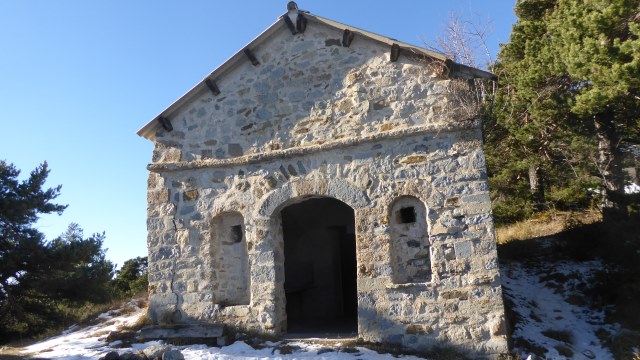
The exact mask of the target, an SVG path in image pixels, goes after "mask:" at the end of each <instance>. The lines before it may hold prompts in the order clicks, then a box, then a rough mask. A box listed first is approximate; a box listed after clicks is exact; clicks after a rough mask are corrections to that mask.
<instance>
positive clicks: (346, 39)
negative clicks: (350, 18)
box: [342, 29, 353, 47]
mask: <svg viewBox="0 0 640 360" xmlns="http://www.w3.org/2000/svg"><path fill="white" fill-rule="evenodd" d="M352 41H353V31H351V30H349V29H344V31H343V32H342V46H344V47H349V46H350V45H351V42H352Z"/></svg>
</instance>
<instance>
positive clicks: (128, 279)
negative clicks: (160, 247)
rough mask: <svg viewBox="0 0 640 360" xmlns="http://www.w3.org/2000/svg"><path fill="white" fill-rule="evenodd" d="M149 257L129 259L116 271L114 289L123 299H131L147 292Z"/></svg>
mask: <svg viewBox="0 0 640 360" xmlns="http://www.w3.org/2000/svg"><path fill="white" fill-rule="evenodd" d="M147 266H148V264H147V257H146V256H144V257H143V256H138V257H136V258H133V259H129V260H127V261H125V262H124V264H122V267H121V268H120V270H117V271H116V277H115V279H113V288H114V289H115V290H116V291H117V292H118V293H119V294H120V296H121V297H131V296H133V295H135V294H138V293H140V292H142V291H147V286H148V280H147Z"/></svg>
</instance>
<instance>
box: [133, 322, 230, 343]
mask: <svg viewBox="0 0 640 360" xmlns="http://www.w3.org/2000/svg"><path fill="white" fill-rule="evenodd" d="M140 335H141V337H142V338H143V339H145V340H153V339H188V338H200V339H203V338H219V337H222V336H223V335H224V325H190V324H184V325H167V326H151V327H145V328H143V329H142V330H141V334H140Z"/></svg>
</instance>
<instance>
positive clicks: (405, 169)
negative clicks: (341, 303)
mask: <svg viewBox="0 0 640 360" xmlns="http://www.w3.org/2000/svg"><path fill="white" fill-rule="evenodd" d="M340 37H341V32H340V31H339V30H338V29H333V28H330V27H327V26H321V25H319V24H313V26H309V27H308V28H307V31H306V32H305V33H304V34H301V35H295V36H292V35H291V34H290V33H289V32H288V30H286V28H283V29H282V30H281V31H280V32H277V33H276V34H275V35H273V36H272V37H271V38H270V39H268V40H266V41H264V42H262V43H261V44H260V45H259V46H257V47H255V48H253V49H252V51H253V53H254V54H256V57H257V59H258V60H259V61H260V64H259V65H257V66H254V65H252V64H251V63H250V62H249V61H247V62H243V63H241V64H239V65H238V66H236V67H235V68H234V69H232V70H229V71H228V72H227V73H225V74H224V76H222V77H220V78H219V79H217V82H218V85H219V87H220V90H221V94H219V95H217V96H213V95H212V94H210V93H207V94H202V95H200V96H199V97H197V98H195V99H193V100H192V101H190V102H189V103H188V104H187V105H185V106H184V107H183V108H182V109H181V110H180V111H179V112H178V113H177V114H175V115H172V118H171V121H172V124H173V128H174V129H173V131H170V132H168V131H164V130H159V131H158V132H157V133H156V139H157V140H156V144H155V150H154V153H153V163H152V164H151V165H150V166H149V169H150V170H151V171H152V172H151V173H150V176H149V184H148V185H149V190H148V204H149V207H148V229H149V238H148V244H149V255H150V256H149V283H150V290H151V294H150V315H151V317H152V318H153V319H154V320H155V321H157V322H190V321H206V322H219V321H221V322H225V323H226V324H230V325H234V326H238V327H241V328H245V329H251V330H256V331H260V332H265V333H271V334H279V333H282V332H284V331H285V330H286V321H287V314H286V310H285V301H286V299H285V294H284V280H285V279H284V273H285V272H284V244H283V240H282V226H281V215H280V211H281V210H282V209H283V208H285V207H286V206H288V205H290V204H293V203H296V202H299V201H302V200H303V199H305V198H306V197H309V196H314V197H331V198H335V199H337V200H340V201H342V202H344V203H345V204H347V205H349V206H350V207H351V208H353V209H354V213H355V233H356V252H357V269H358V270H357V284H358V285H357V286H358V335H359V337H361V338H362V339H364V340H366V341H373V342H389V343H395V344H401V345H403V346H405V347H407V348H411V349H416V350H424V349H428V348H431V347H432V346H435V345H441V344H449V345H453V346H457V347H460V348H461V349H467V350H470V351H473V352H478V353H500V352H504V351H506V338H505V333H504V323H503V322H504V319H503V314H504V310H503V304H502V297H501V296H502V295H501V288H500V279H499V273H498V267H497V266H498V265H497V258H496V247H495V245H496V244H495V238H494V233H493V222H492V218H491V205H490V201H489V192H488V188H487V178H486V170H485V163H484V155H483V153H482V140H481V133H480V129H479V123H478V122H477V121H474V120H465V119H463V118H454V117H452V116H453V112H450V111H448V110H447V109H449V108H450V104H451V103H452V102H455V100H452V99H451V98H452V94H450V93H449V92H448V90H447V89H448V83H449V82H450V81H451V80H448V79H445V78H441V77H438V76H437V75H436V74H434V73H433V72H432V71H431V70H430V66H428V63H427V62H426V61H424V60H421V59H419V58H409V57H405V56H401V57H400V59H399V60H398V61H397V62H390V61H389V53H388V49H387V48H384V47H382V46H380V45H379V44H378V43H376V42H373V41H371V40H367V39H364V38H356V40H354V42H353V43H352V44H351V47H349V48H346V47H342V46H340V45H339V44H340V41H339V39H340ZM408 208H412V210H411V211H413V213H410V211H409V210H402V209H408ZM402 211H404V214H403V213H402ZM411 214H412V215H413V217H414V219H413V222H410V221H409V222H408V223H407V222H403V220H402V216H404V217H405V219H404V220H411V219H410V218H411V216H412V215H411ZM245 259H246V260H245ZM245 261H246V262H245ZM242 279H245V280H242Z"/></svg>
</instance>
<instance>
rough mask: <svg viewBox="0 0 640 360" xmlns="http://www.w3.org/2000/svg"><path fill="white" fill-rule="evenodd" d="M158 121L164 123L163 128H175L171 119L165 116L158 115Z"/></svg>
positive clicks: (169, 129) (168, 129)
mask: <svg viewBox="0 0 640 360" xmlns="http://www.w3.org/2000/svg"><path fill="white" fill-rule="evenodd" d="M158 122H159V123H160V125H162V128H163V129H165V130H167V131H171V130H173V125H171V121H169V119H167V118H166V117H164V116H158Z"/></svg>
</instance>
